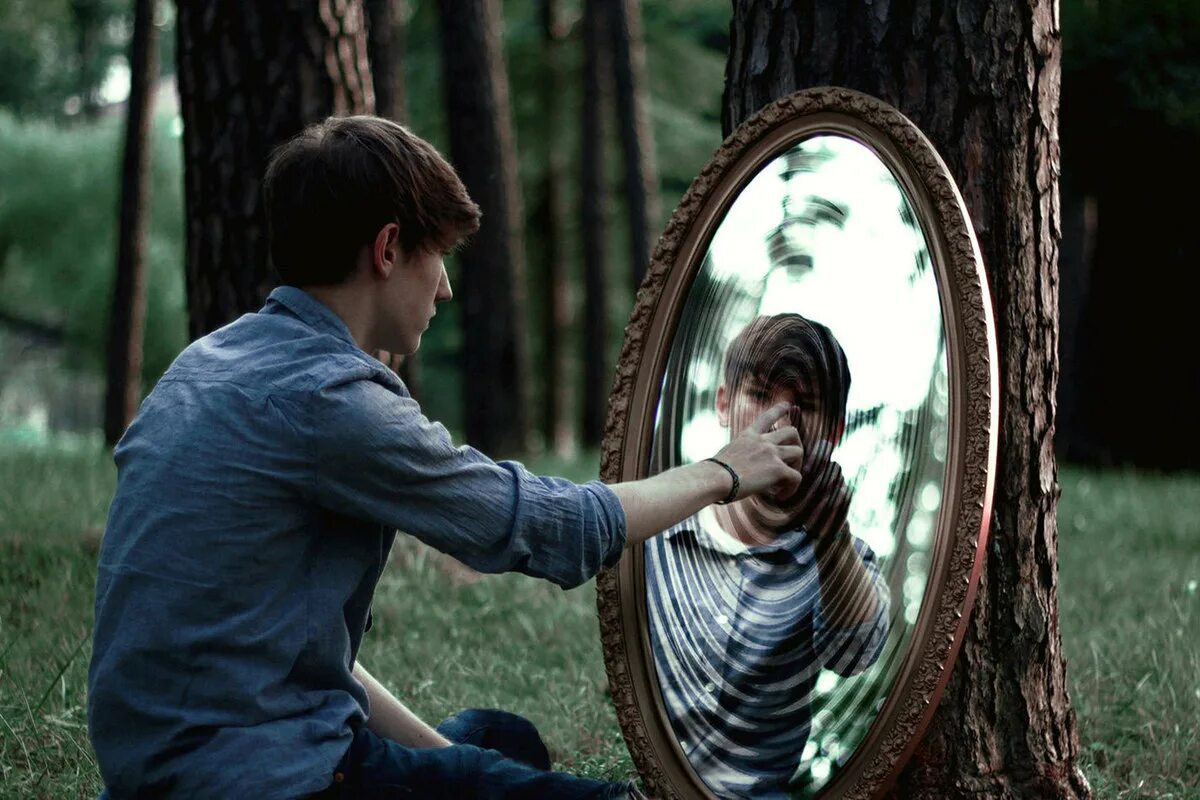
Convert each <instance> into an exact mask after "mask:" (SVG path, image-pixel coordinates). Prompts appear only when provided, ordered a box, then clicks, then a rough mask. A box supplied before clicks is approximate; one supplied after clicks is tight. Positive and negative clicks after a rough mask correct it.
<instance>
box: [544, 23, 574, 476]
mask: <svg viewBox="0 0 1200 800" xmlns="http://www.w3.org/2000/svg"><path fill="white" fill-rule="evenodd" d="M538 11H539V16H540V18H541V25H542V43H543V53H544V60H543V66H542V77H541V81H542V85H541V89H542V109H543V112H542V131H541V133H542V137H541V138H542V147H544V148H545V153H544V158H545V163H546V172H545V175H543V177H542V186H541V198H540V201H541V202H540V207H539V208H538V213H537V214H536V223H537V230H538V231H539V233H540V235H541V261H542V263H541V281H540V282H539V286H540V287H541V291H542V319H541V323H542V347H543V350H542V369H541V375H540V377H539V383H540V384H541V385H543V386H544V387H545V393H544V395H543V403H542V441H543V442H545V446H546V447H547V449H550V450H553V451H554V452H555V453H558V454H559V455H563V456H565V455H569V454H570V453H571V451H572V449H573V447H574V436H573V433H572V426H571V421H572V420H571V417H570V416H569V415H568V409H569V408H570V407H571V396H570V391H569V384H568V382H567V363H568V362H567V346H566V345H567V337H568V330H567V328H568V325H569V324H570V321H571V294H570V283H569V282H568V281H567V248H566V239H565V229H566V209H565V208H564V200H565V197H564V195H565V186H566V158H565V155H564V153H563V149H562V146H561V142H560V138H559V132H560V131H562V130H563V129H564V128H565V127H566V123H565V120H564V119H563V114H562V104H561V102H560V101H559V98H561V97H562V96H563V93H564V92H565V91H566V80H565V76H564V74H563V64H562V49H563V39H564V38H565V34H564V30H563V28H564V26H563V23H562V19H561V16H560V9H559V3H558V0H541V2H540V4H539V7H538Z"/></svg>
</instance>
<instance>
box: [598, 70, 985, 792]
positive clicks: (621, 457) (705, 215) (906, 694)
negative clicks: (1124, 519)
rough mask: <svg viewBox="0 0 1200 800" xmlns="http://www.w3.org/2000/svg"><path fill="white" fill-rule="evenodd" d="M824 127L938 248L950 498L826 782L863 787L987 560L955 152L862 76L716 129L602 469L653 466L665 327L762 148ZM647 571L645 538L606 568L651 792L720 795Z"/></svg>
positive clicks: (658, 284) (976, 303) (637, 347)
mask: <svg viewBox="0 0 1200 800" xmlns="http://www.w3.org/2000/svg"><path fill="white" fill-rule="evenodd" d="M820 134H836V135H842V136H846V137H849V138H852V139H855V140H857V141H859V142H861V143H863V144H865V145H866V146H867V147H869V148H870V149H872V150H873V151H874V152H875V153H876V154H877V155H878V156H879V158H880V159H881V160H882V161H883V162H884V163H885V164H886V165H887V166H888V168H889V169H890V170H891V172H892V173H893V174H894V175H895V177H896V179H897V181H898V182H899V183H900V185H901V186H902V187H903V189H904V191H905V192H906V194H907V195H908V198H909V199H910V201H911V203H912V206H913V209H914V210H915V211H916V213H917V216H918V219H919V222H920V225H921V228H922V231H923V232H924V234H925V237H926V240H927V243H928V246H929V251H930V254H931V256H932V262H933V268H934V271H935V276H936V281H937V286H938V295H939V298H940V304H941V310H942V315H943V320H944V326H945V341H946V350H947V363H948V373H949V383H950V386H949V390H950V391H949V432H948V439H947V457H946V479H945V487H944V492H943V503H942V507H941V510H940V512H939V514H938V519H937V524H936V526H935V533H934V539H933V549H932V550H931V559H930V570H929V578H928V585H927V588H926V592H925V596H924V599H923V601H922V604H921V607H920V612H919V615H918V617H917V621H916V623H915V626H914V628H913V634H912V640H911V645H910V646H909V649H908V651H907V653H906V655H905V656H904V659H903V661H902V663H901V666H900V669H899V672H898V673H897V676H896V679H895V682H894V683H893V684H892V687H891V690H890V691H889V694H888V697H887V699H886V701H885V702H884V704H883V706H882V708H881V710H880V711H879V714H878V716H877V717H876V718H875V721H874V722H873V724H872V725H871V727H870V729H869V730H868V732H867V734H866V736H865V738H864V739H863V740H862V742H861V743H860V744H859V746H858V747H857V749H856V750H855V751H854V754H853V755H852V756H851V757H850V760H849V761H848V762H847V763H846V764H845V765H844V767H842V768H841V769H840V770H839V771H838V773H837V774H836V775H834V776H833V777H832V779H831V780H830V782H829V783H828V784H827V785H826V786H825V787H824V788H823V789H822V790H821V792H820V796H821V797H851V798H868V797H876V796H879V795H881V794H882V793H883V792H885V791H886V790H887V788H888V787H889V786H890V785H891V783H892V781H894V779H895V777H896V775H897V773H898V772H899V770H900V769H901V767H902V766H903V765H904V762H905V761H906V760H907V758H908V757H909V756H910V755H911V753H912V751H913V749H914V748H915V747H916V745H917V743H918V741H919V740H920V738H921V735H922V733H923V731H924V729H925V726H926V725H927V724H928V722H929V719H930V717H931V716H932V714H933V712H934V709H935V708H936V706H937V703H938V699H939V697H940V696H941V692H942V690H943V688H944V687H945V685H946V682H947V681H948V680H949V677H950V672H951V666H952V665H953V663H954V658H955V656H956V655H957V653H958V648H959V645H960V643H961V641H962V638H963V636H964V633H965V631H966V625H967V620H968V617H969V614H970V611H971V607H972V604H973V602H974V596H975V589H976V586H977V584H978V580H979V576H980V573H981V570H982V567H983V558H984V553H985V551H986V542H987V534H988V522H989V518H990V515H991V503H992V484H993V472H994V467H995V461H996V438H997V419H998V388H997V387H998V376H997V371H996V370H997V366H996V365H997V356H996V339H995V330H994V327H993V322H992V308H991V299H990V297H989V294H988V290H987V284H986V279H985V276H984V271H983V264H982V260H981V257H980V254H979V247H978V245H977V243H976V241H975V235H974V232H973V230H972V227H971V223H970V220H969V218H968V215H967V211H966V208H965V206H964V205H963V200H962V197H961V196H960V194H959V192H958V189H957V187H956V186H955V184H954V181H953V179H952V178H951V176H950V173H949V171H948V170H947V168H946V165H945V164H944V163H943V162H942V160H941V158H940V157H939V156H938V154H937V153H936V152H935V150H934V149H933V146H932V145H931V144H930V143H929V141H928V140H927V139H926V138H925V136H924V135H922V133H921V132H920V131H919V130H918V129H917V128H916V126H915V125H913V123H912V122H910V121H909V120H908V119H906V118H905V117H904V116H902V115H901V114H900V113H899V112H898V111H896V110H895V109H893V108H891V107H890V106H888V105H886V104H885V103H883V102H881V101H879V100H876V99H874V98H871V97H869V96H866V95H863V94H860V93H858V92H854V91H850V90H847V89H840V88H821V89H811V90H806V91H802V92H798V93H795V94H792V95H789V96H787V97H784V98H782V99H780V100H778V101H776V102H774V103H772V104H771V105H769V106H767V107H766V108H764V109H762V110H761V111H759V112H758V113H757V114H756V115H755V116H753V117H752V118H750V119H749V120H747V121H746V122H745V123H744V124H743V125H742V126H741V127H739V128H738V129H737V130H736V131H734V133H733V134H732V135H731V136H730V137H729V138H728V139H727V140H726V141H725V142H724V143H723V144H722V145H721V147H720V149H719V150H717V152H716V154H715V155H714V156H713V158H712V160H711V161H710V162H709V163H708V165H707V166H705V168H704V170H703V171H702V172H701V173H700V175H699V176H698V177H697V178H696V180H695V181H694V182H693V183H692V185H691V187H690V188H689V189H688V191H687V193H686V194H685V195H684V197H683V200H682V201H681V202H680V204H679V207H678V208H677V209H676V210H675V213H674V214H673V216H672V217H671V220H670V222H669V223H668V225H667V228H666V230H665V231H664V233H663V235H662V237H661V238H660V239H659V241H658V245H657V247H656V249H655V252H654V256H653V259H652V261H651V264H650V267H649V270H648V272H647V274H646V278H645V280H644V282H643V283H642V286H641V289H640V291H639V293H638V297H637V302H636V305H635V308H634V311H633V314H632V316H631V318H630V322H629V325H628V326H627V328H626V332H625V342H624V346H623V348H622V350H621V357H620V361H619V363H618V366H617V372H616V378H615V381H614V386H613V391H612V395H611V397H610V400H609V407H608V419H607V425H606V429H605V436H604V441H603V445H602V460H601V475H602V477H603V479H604V480H606V481H608V482H616V481H627V480H636V479H638V478H643V477H646V476H647V474H648V468H649V463H650V455H651V445H652V441H653V432H654V422H655V419H654V418H655V413H656V411H657V408H658V402H659V392H660V390H661V387H662V385H663V376H664V370H665V369H666V364H667V359H668V354H669V352H670V349H671V343H672V341H673V338H674V336H675V332H676V328H677V325H678V322H679V318H680V315H681V313H682V310H683V307H684V304H685V300H686V298H687V295H688V291H689V289H690V287H691V286H692V284H693V281H694V280H695V278H696V274H697V271H698V270H699V268H700V265H701V262H702V260H703V257H704V254H705V252H706V251H707V248H708V246H709V243H710V241H711V239H712V236H713V233H714V231H715V230H716V228H717V226H718V225H719V224H720V222H721V220H722V219H723V218H724V217H725V214H726V212H727V210H728V209H729V207H730V205H731V204H732V202H733V201H734V199H735V198H736V197H737V196H738V194H739V192H740V191H741V190H742V188H743V187H744V186H745V185H746V184H747V183H748V182H749V181H750V179H751V178H752V177H753V176H754V175H755V174H757V173H758V171H759V170H760V169H761V168H762V167H763V166H764V165H765V164H766V163H768V162H769V161H770V160H771V159H773V158H774V157H776V156H778V155H779V154H780V153H782V152H783V151H785V150H787V149H788V148H790V147H791V146H793V145H795V144H796V143H797V142H799V141H802V140H804V139H807V138H809V137H811V136H815V135H820ZM644 575H645V565H644V560H643V553H642V547H641V546H640V545H639V546H636V547H634V548H632V549H631V550H630V551H629V552H627V553H626V554H625V556H624V557H623V558H622V560H621V562H620V563H619V564H618V565H617V566H615V567H613V568H612V569H610V570H606V571H605V572H603V573H601V575H600V576H599V577H598V578H597V605H598V609H599V616H600V631H601V639H602V643H603V647H604V659H605V666H606V669H607V672H608V681H609V685H610V687H611V690H612V696H613V702H614V704H615V706H616V710H617V716H618V719H619V721H620V724H621V729H622V732H623V733H624V736H625V741H626V744H627V745H628V747H629V750H630V753H631V754H632V756H633V760H634V763H635V764H636V766H637V768H638V771H639V772H640V774H641V776H642V778H643V780H644V781H645V784H646V787H647V790H648V791H649V792H650V793H651V794H653V795H655V796H659V797H663V798H685V797H703V798H711V797H713V796H714V795H713V794H712V792H711V791H710V790H709V789H708V787H707V786H706V785H705V784H704V783H703V781H701V780H700V779H699V777H697V776H696V774H695V772H694V771H693V770H692V769H691V767H690V765H689V764H688V761H687V759H686V758H685V756H684V754H683V751H682V750H681V749H680V745H679V743H678V741H677V739H676V737H675V735H674V734H673V732H672V730H671V727H670V724H669V723H668V721H667V717H666V713H665V710H664V707H663V701H662V697H661V693H660V689H659V686H658V681H657V679H656V677H655V674H654V668H653V662H652V659H651V657H650V642H649V634H648V624H647V606H646V589H645V582H644V577H643V576H644Z"/></svg>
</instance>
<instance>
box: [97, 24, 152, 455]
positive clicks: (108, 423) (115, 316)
mask: <svg viewBox="0 0 1200 800" xmlns="http://www.w3.org/2000/svg"><path fill="white" fill-rule="evenodd" d="M154 7H155V0H136V3H135V4H134V13H133V42H132V44H131V45H130V54H129V72H130V86H129V104H128V106H127V113H126V118H125V156H124V163H123V164H122V167H121V212H120V219H119V221H118V226H117V227H118V231H117V267H116V275H115V280H114V282H113V294H112V306H111V309H110V312H109V323H108V388H107V393H106V395H105V399H104V438H105V440H106V441H107V442H108V444H109V446H113V445H115V444H116V443H117V440H118V439H120V438H121V434H123V433H124V432H125V428H126V427H128V426H129V423H130V422H131V421H132V420H133V416H134V414H136V413H137V407H138V403H139V402H140V401H141V395H142V391H141V390H142V338H143V335H144V332H145V327H146V222H147V218H148V216H149V214H148V211H149V208H148V202H147V201H148V200H149V196H150V131H151V126H152V123H153V119H154V105H153V100H154V94H153V92H154V84H155V79H156V78H157V77H158V33H157V29H156V28H155V26H154Z"/></svg>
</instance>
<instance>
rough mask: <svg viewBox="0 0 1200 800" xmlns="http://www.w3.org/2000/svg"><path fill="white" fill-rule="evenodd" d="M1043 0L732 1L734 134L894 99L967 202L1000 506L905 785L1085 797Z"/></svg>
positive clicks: (917, 789)
mask: <svg viewBox="0 0 1200 800" xmlns="http://www.w3.org/2000/svg"><path fill="white" fill-rule="evenodd" d="M1057 9H1058V4H1057V3H1055V2H1052V0H998V1H996V2H987V0H961V2H958V3H944V2H931V0H916V2H912V3H893V4H887V3H875V4H865V3H843V2H840V1H839V0H816V2H808V3H801V2H793V1H792V0H781V1H780V2H775V3H771V4H764V3H756V2H753V1H752V0H735V2H734V20H733V24H732V28H731V34H732V41H731V47H730V57H729V62H728V68H727V72H726V96H725V103H724V110H723V112H724V113H723V119H724V123H725V128H726V132H729V130H731V129H732V127H733V126H735V125H736V124H738V123H739V122H741V121H742V120H744V119H745V118H746V117H747V116H749V115H750V114H751V113H753V112H754V111H755V110H756V109H758V108H759V107H761V106H762V105H763V104H765V103H767V102H769V101H771V100H773V99H775V98H777V97H779V96H781V95H783V94H785V93H787V92H790V91H792V90H794V89H799V88H805V87H812V86H820V85H830V84H833V85H841V86H846V87H849V88H853V89H857V90H859V91H863V92H867V93H870V94H872V95H875V96H876V97H879V98H880V99H883V100H885V101H887V102H889V103H891V104H892V105H894V106H896V107H897V108H899V110H900V111H901V112H903V113H904V114H905V115H906V116H908V117H909V118H910V119H912V120H913V121H914V122H915V123H916V124H917V125H918V126H919V127H920V128H921V129H922V130H923V131H924V132H925V134H926V135H927V136H928V137H929V138H930V139H931V140H932V141H933V144H934V146H935V147H936V148H937V149H938V151H939V152H940V153H941V155H942V157H943V158H944V159H945V161H946V163H947V164H948V166H949V168H950V171H951V173H952V174H953V176H954V178H955V180H956V181H957V182H958V185H959V187H960V188H961V190H962V193H963V196H964V198H965V200H966V204H967V207H968V209H969V210H970V212H971V218H972V221H973V222H974V225H975V230H976V232H977V234H978V237H979V244H980V247H981V249H982V252H983V260H984V264H985V266H986V268H987V271H988V277H989V281H990V284H991V287H992V292H993V296H994V302H995V305H996V312H997V313H996V324H997V336H998V342H999V350H1000V361H1001V363H1000V375H1001V399H1000V407H1001V419H1000V442H999V453H1000V457H999V464H998V466H997V470H998V471H997V480H996V489H995V507H994V510H993V518H992V522H991V526H992V527H991V537H990V542H989V552H988V558H987V567H986V570H985V574H984V576H983V578H982V581H981V583H980V586H979V593H978V597H977V599H976V602H975V611H974V617H973V620H972V624H971V626H970V627H969V629H968V634H967V638H966V641H965V643H964V645H963V648H962V651H961V653H960V655H959V658H958V662H957V664H956V666H955V670H954V673H953V677H952V678H951V681H950V683H949V686H948V687H947V689H946V692H945V694H944V695H943V698H942V704H941V707H940V708H939V710H938V712H937V714H936V715H935V717H934V719H933V722H932V724H931V725H930V727H929V729H928V731H927V732H926V735H925V738H924V740H923V742H922V743H921V745H920V747H919V748H918V750H917V752H916V754H915V755H914V757H913V759H912V761H911V762H910V763H909V764H908V766H907V767H906V768H905V770H904V772H903V774H902V775H901V777H900V780H899V783H898V784H897V787H896V795H897V796H899V797H924V796H936V797H962V798H966V797H970V798H980V797H995V798H1034V797H1036V798H1047V797H1087V796H1089V794H1090V790H1089V788H1088V785H1087V782H1086V780H1085V779H1084V777H1083V775H1082V773H1081V772H1080V771H1079V769H1078V768H1077V766H1076V757H1077V754H1078V749H1079V744H1078V735H1077V732H1076V727H1075V717H1074V713H1073V711H1072V709H1071V703H1070V698H1069V697H1068V693H1067V685H1066V674H1065V665H1064V662H1063V657H1062V651H1061V641H1060V636H1059V621H1058V600H1057V584H1058V578H1057V527H1056V521H1055V507H1056V501H1057V498H1058V492H1059V489H1058V483H1057V470H1056V466H1055V461H1054V449H1053V441H1054V422H1055V416H1054V415H1055V406H1054V395H1055V386H1056V383H1057V381H1058V359H1057V347H1058V326H1057V303H1058V273H1057V261H1058V245H1059V236H1060V218H1059V205H1058V160H1059V152H1058V108H1059V80H1060V53H1061V40H1060V37H1059V22H1058V12H1057Z"/></svg>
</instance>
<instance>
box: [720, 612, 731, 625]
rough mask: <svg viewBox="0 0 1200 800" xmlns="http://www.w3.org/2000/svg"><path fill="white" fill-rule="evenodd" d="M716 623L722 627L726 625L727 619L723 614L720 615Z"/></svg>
mask: <svg viewBox="0 0 1200 800" xmlns="http://www.w3.org/2000/svg"><path fill="white" fill-rule="evenodd" d="M717 622H719V623H720V624H722V625H725V624H728V622H729V617H727V616H725V615H724V614H721V615H719V616H718V617H717Z"/></svg>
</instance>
